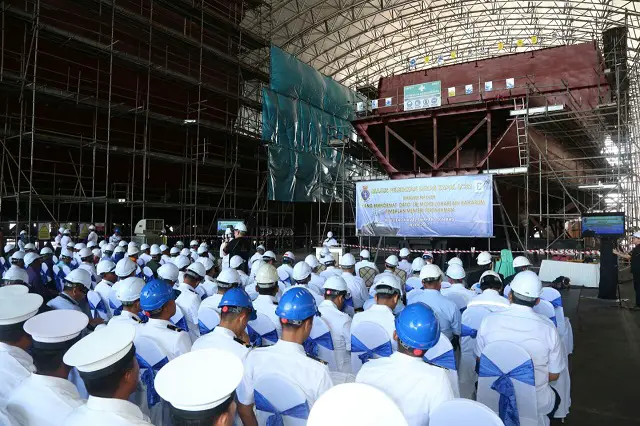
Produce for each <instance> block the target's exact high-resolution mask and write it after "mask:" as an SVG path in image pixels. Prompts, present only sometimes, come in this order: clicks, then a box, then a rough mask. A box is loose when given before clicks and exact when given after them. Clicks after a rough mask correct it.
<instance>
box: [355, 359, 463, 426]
mask: <svg viewBox="0 0 640 426" xmlns="http://www.w3.org/2000/svg"><path fill="white" fill-rule="evenodd" d="M356 382H357V383H365V384H368V385H371V386H373V387H375V388H378V389H380V390H381V391H383V392H384V393H385V394H386V395H388V396H389V397H390V398H391V399H392V400H393V401H394V402H395V403H396V404H397V405H398V407H399V408H400V410H401V411H402V414H404V417H405V418H406V419H407V423H408V424H409V426H427V425H428V424H429V416H430V415H431V413H432V412H433V410H434V409H435V408H436V407H438V406H439V405H440V404H441V403H443V402H445V401H449V400H451V399H453V398H454V395H453V390H452V389H451V382H450V381H449V378H448V377H447V373H446V370H445V369H443V368H440V367H436V366H434V365H431V364H427V363H426V362H424V361H422V358H420V357H412V356H409V355H405V354H401V353H399V352H394V353H393V354H391V356H390V357H387V358H378V359H373V360H371V361H369V362H367V363H366V364H364V365H363V366H362V368H361V369H360V371H359V372H358V375H357V376H356Z"/></svg>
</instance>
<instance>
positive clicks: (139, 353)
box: [133, 336, 171, 426]
mask: <svg viewBox="0 0 640 426" xmlns="http://www.w3.org/2000/svg"><path fill="white" fill-rule="evenodd" d="M134 343H135V346H136V359H137V360H138V365H139V366H140V386H139V387H138V388H139V391H138V392H136V394H134V395H133V398H134V399H135V401H136V403H137V404H138V405H139V406H140V407H141V409H142V410H143V411H144V412H147V413H148V415H149V417H150V418H151V422H152V423H153V424H154V425H156V426H162V425H170V424H171V419H170V415H169V406H168V405H167V404H166V403H165V402H164V401H162V399H161V398H160V396H159V395H158V393H157V392H156V390H155V387H154V384H153V383H154V379H155V377H156V374H158V371H160V369H161V368H162V367H164V366H165V365H166V364H167V363H168V362H169V358H168V357H167V354H166V353H165V352H164V350H163V349H162V348H161V347H160V346H159V345H158V344H157V343H156V342H155V341H154V340H153V339H149V338H147V337H143V336H141V337H137V338H136V339H135V341H134Z"/></svg>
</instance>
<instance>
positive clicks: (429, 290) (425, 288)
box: [408, 265, 460, 340]
mask: <svg viewBox="0 0 640 426" xmlns="http://www.w3.org/2000/svg"><path fill="white" fill-rule="evenodd" d="M420 279H421V280H422V289H421V290H414V291H412V292H411V293H409V298H408V304H409V305H411V304H412V303H418V302H421V303H424V304H425V305H427V306H429V307H430V308H431V309H433V312H435V314H436V317H437V318H438V323H439V325H440V331H441V332H442V333H443V334H444V335H445V336H447V338H448V339H449V340H453V339H454V336H460V310H459V309H458V307H457V306H456V304H455V303H453V302H452V301H451V300H449V299H447V298H446V297H444V296H443V295H442V293H440V283H441V282H442V271H441V270H440V268H439V267H438V265H425V266H424V267H423V268H422V270H421V271H420Z"/></svg>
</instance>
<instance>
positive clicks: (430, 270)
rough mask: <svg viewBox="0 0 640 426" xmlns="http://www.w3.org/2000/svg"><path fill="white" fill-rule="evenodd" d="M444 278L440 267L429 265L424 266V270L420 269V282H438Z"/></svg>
mask: <svg viewBox="0 0 640 426" xmlns="http://www.w3.org/2000/svg"><path fill="white" fill-rule="evenodd" d="M440 278H442V271H441V270H440V268H439V267H438V265H434V264H431V263H429V264H427V265H424V266H423V267H422V269H420V280H421V281H422V280H424V279H427V280H430V281H433V280H437V279H440Z"/></svg>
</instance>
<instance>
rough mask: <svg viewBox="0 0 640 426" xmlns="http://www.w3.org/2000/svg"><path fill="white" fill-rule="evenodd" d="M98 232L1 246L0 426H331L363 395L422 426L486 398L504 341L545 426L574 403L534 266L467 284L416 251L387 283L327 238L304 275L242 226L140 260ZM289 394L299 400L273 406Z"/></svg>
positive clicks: (146, 248) (487, 270)
mask: <svg viewBox="0 0 640 426" xmlns="http://www.w3.org/2000/svg"><path fill="white" fill-rule="evenodd" d="M90 231H91V233H90V234H89V236H88V237H87V239H86V240H83V241H81V242H74V241H73V239H72V238H71V235H70V232H69V231H68V230H66V229H64V228H60V230H59V233H58V234H59V235H57V236H56V238H55V239H54V240H53V241H52V244H51V247H50V245H47V246H45V247H43V248H42V249H41V250H39V251H38V250H37V249H36V246H35V245H34V244H32V243H26V244H23V245H22V246H17V247H16V246H13V245H12V244H7V246H6V247H5V253H6V255H7V256H6V258H4V259H2V260H3V262H2V263H3V267H4V269H5V271H4V274H3V281H2V286H1V287H0V424H2V425H9V426H10V425H38V426H41V425H150V424H155V425H171V424H173V425H176V426H177V425H232V424H244V425H246V426H253V425H258V424H260V425H264V424H266V425H277V424H283V423H282V419H283V416H285V417H286V416H291V417H293V418H297V419H308V420H309V424H312V423H313V422H315V423H313V424H328V421H329V419H335V418H336V412H340V411H346V410H350V414H351V415H352V414H353V413H352V411H353V410H358V409H360V410H363V411H364V410H366V409H367V405H366V404H360V403H359V402H358V399H359V398H363V395H371V396H370V398H371V401H370V402H371V403H374V402H375V401H379V404H375V405H376V407H377V408H378V409H384V410H386V412H385V413H383V414H381V415H380V416H379V418H380V419H390V418H395V419H397V420H396V421H394V422H395V424H398V425H402V424H407V425H416V426H417V425H428V424H429V418H430V415H431V414H432V413H433V411H434V410H435V409H437V408H438V406H439V405H441V404H442V403H444V402H446V401H449V400H453V399H455V398H459V397H462V398H468V399H475V398H476V396H477V382H478V373H480V376H481V377H482V371H481V368H480V369H479V368H478V366H479V365H480V362H481V361H480V360H481V358H482V357H483V354H484V349H485V347H487V346H488V345H491V344H492V343H494V342H501V341H508V342H512V343H515V344H517V345H518V346H520V347H522V348H524V349H525V350H526V352H527V353H528V355H529V356H530V358H531V361H532V363H533V367H534V369H535V395H536V405H537V412H538V414H539V417H540V418H539V424H540V425H545V424H548V419H550V418H553V417H554V415H555V414H556V413H557V410H558V409H559V407H560V406H561V404H564V406H565V407H568V405H569V404H570V400H569V399H568V396H569V394H568V392H564V391H563V390H562V389H560V390H558V389H557V386H554V383H556V382H557V381H558V380H559V379H560V377H561V375H567V374H568V370H567V359H568V353H570V351H571V348H570V347H569V345H568V344H567V339H566V336H563V335H562V334H563V333H566V328H565V329H564V331H560V332H559V326H558V325H557V323H556V324H554V322H553V321H557V319H556V318H555V316H554V317H553V320H552V318H551V317H550V316H545V315H544V314H541V313H539V311H538V310H537V306H538V305H539V304H540V303H541V302H543V301H544V298H545V295H544V291H543V286H542V283H541V282H540V279H539V278H538V276H537V275H536V274H535V273H534V272H532V271H531V270H530V267H531V264H530V263H529V261H528V260H527V259H526V258H525V257H516V258H515V259H513V262H512V264H510V267H511V270H509V272H510V273H509V274H507V276H504V275H505V274H503V273H498V272H495V271H494V269H496V268H495V262H494V259H493V257H492V256H491V254H490V253H488V252H482V253H480V254H479V255H478V256H477V259H475V263H477V268H476V269H477V270H475V271H473V272H471V273H467V272H466V271H465V268H464V266H463V262H462V261H461V260H460V259H459V258H458V257H453V258H451V259H449V260H448V261H447V262H446V268H445V271H444V272H443V271H442V270H441V268H440V267H439V266H438V265H436V264H435V263H434V255H433V254H432V253H430V252H424V253H422V254H421V255H418V256H416V257H415V258H412V252H411V251H410V250H409V249H407V248H403V249H402V250H400V251H399V252H398V254H397V255H395V254H392V255H389V256H388V257H386V259H385V260H384V264H383V266H382V265H381V266H382V267H381V268H379V267H378V265H377V264H376V263H375V262H374V261H373V260H372V259H371V254H370V252H369V251H368V250H366V249H365V250H362V251H361V252H360V253H359V259H356V257H355V256H354V255H353V254H351V253H345V254H342V255H341V256H335V255H334V254H332V252H331V249H330V247H333V246H335V245H336V244H334V242H335V240H334V239H333V236H332V235H328V238H327V240H325V244H324V246H323V248H322V250H321V251H320V255H319V256H316V255H315V254H309V255H307V256H306V257H305V258H304V259H302V260H296V255H295V254H294V253H293V252H291V251H286V252H284V254H282V255H281V256H277V255H276V254H275V253H274V252H273V251H271V250H267V248H266V247H265V246H263V245H258V246H257V247H255V248H254V247H253V243H252V242H251V241H250V239H249V238H248V237H246V232H247V229H246V227H244V225H240V226H239V227H238V228H237V229H235V230H234V231H233V236H231V235H230V236H229V237H228V238H227V239H226V241H225V243H224V244H223V245H222V247H221V248H220V252H219V253H218V254H219V255H218V256H216V254H215V253H212V251H213V250H210V249H209V246H208V244H207V243H206V242H199V241H197V240H193V241H190V243H189V246H188V247H185V245H184V244H183V242H181V241H177V242H176V243H175V245H173V247H169V246H167V245H155V244H152V245H149V244H141V245H140V246H138V244H136V243H135V242H127V241H125V240H124V239H123V238H122V236H121V235H120V234H119V231H118V230H116V232H114V234H113V235H111V236H110V237H109V238H104V239H101V238H100V237H99V236H98V235H97V234H96V233H95V228H94V227H91V228H90ZM414 255H415V254H414ZM553 297H556V296H553ZM550 302H551V301H549V303H550ZM544 303H547V302H544ZM558 303H559V302H557V301H555V302H554V305H555V306H556V307H557V306H558ZM360 333H364V334H360ZM367 333H368V334H367ZM376 333H378V334H376ZM362 336H375V337H376V338H380V339H381V340H380V342H382V343H381V344H379V345H377V346H376V347H371V344H370V342H367V341H365V340H366V339H363V338H362ZM437 345H445V346H446V347H450V348H451V349H452V350H453V353H454V354H455V360H454V361H451V362H453V364H451V368H446V367H447V366H448V364H442V363H438V362H436V361H435V360H432V359H429V358H428V353H429V351H430V350H432V349H434V348H435V347H436V346H437ZM327 349H329V350H328V351H327ZM452 369H453V370H457V375H451V374H450V370H452ZM566 379H567V380H568V377H567V378H566ZM270 383H271V384H272V385H269V384H270ZM354 383H355V384H354ZM344 386H348V387H349V389H354V390H356V391H354V392H341V391H339V390H338V389H337V388H341V387H344ZM353 386H354V387H353ZM333 389H336V390H335V391H333ZM375 389H377V391H376V390H375ZM287 390H291V392H290V393H291V394H290V395H289V394H288V393H287ZM293 395H296V396H300V398H302V402H301V403H300V404H298V405H296V406H295V407H293V408H291V409H290V410H286V412H283V411H282V410H279V409H277V408H275V406H276V405H278V403H277V402H276V401H280V402H281V401H282V400H287V398H288V397H289V398H293ZM337 395H339V398H340V399H335V398H336V396H337ZM293 399H295V398H293ZM323 399H326V400H327V401H334V403H333V404H330V403H329V402H325V403H322V401H323ZM389 400H390V401H389ZM317 402H318V403H317ZM316 403H317V404H316ZM501 405H502V403H501ZM314 407H319V408H316V409H315V410H314ZM370 407H371V406H369V408H370ZM512 408H513V407H512ZM496 414H499V415H500V417H501V418H503V419H502V420H503V421H505V424H518V423H512V422H511V423H508V422H507V420H505V418H504V417H505V416H513V410H511V411H509V410H507V409H505V410H504V412H503V409H502V406H501V409H500V412H499V413H496ZM363 416H364V412H363ZM394 416H395V417H394ZM516 416H517V410H516ZM350 418H353V417H350ZM331 421H332V422H334V423H335V421H334V420H331ZM385 421H388V420H385ZM285 424H286V423H285ZM336 424H340V423H339V422H338V423H336ZM371 424H374V423H371ZM378 424H384V423H378Z"/></svg>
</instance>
